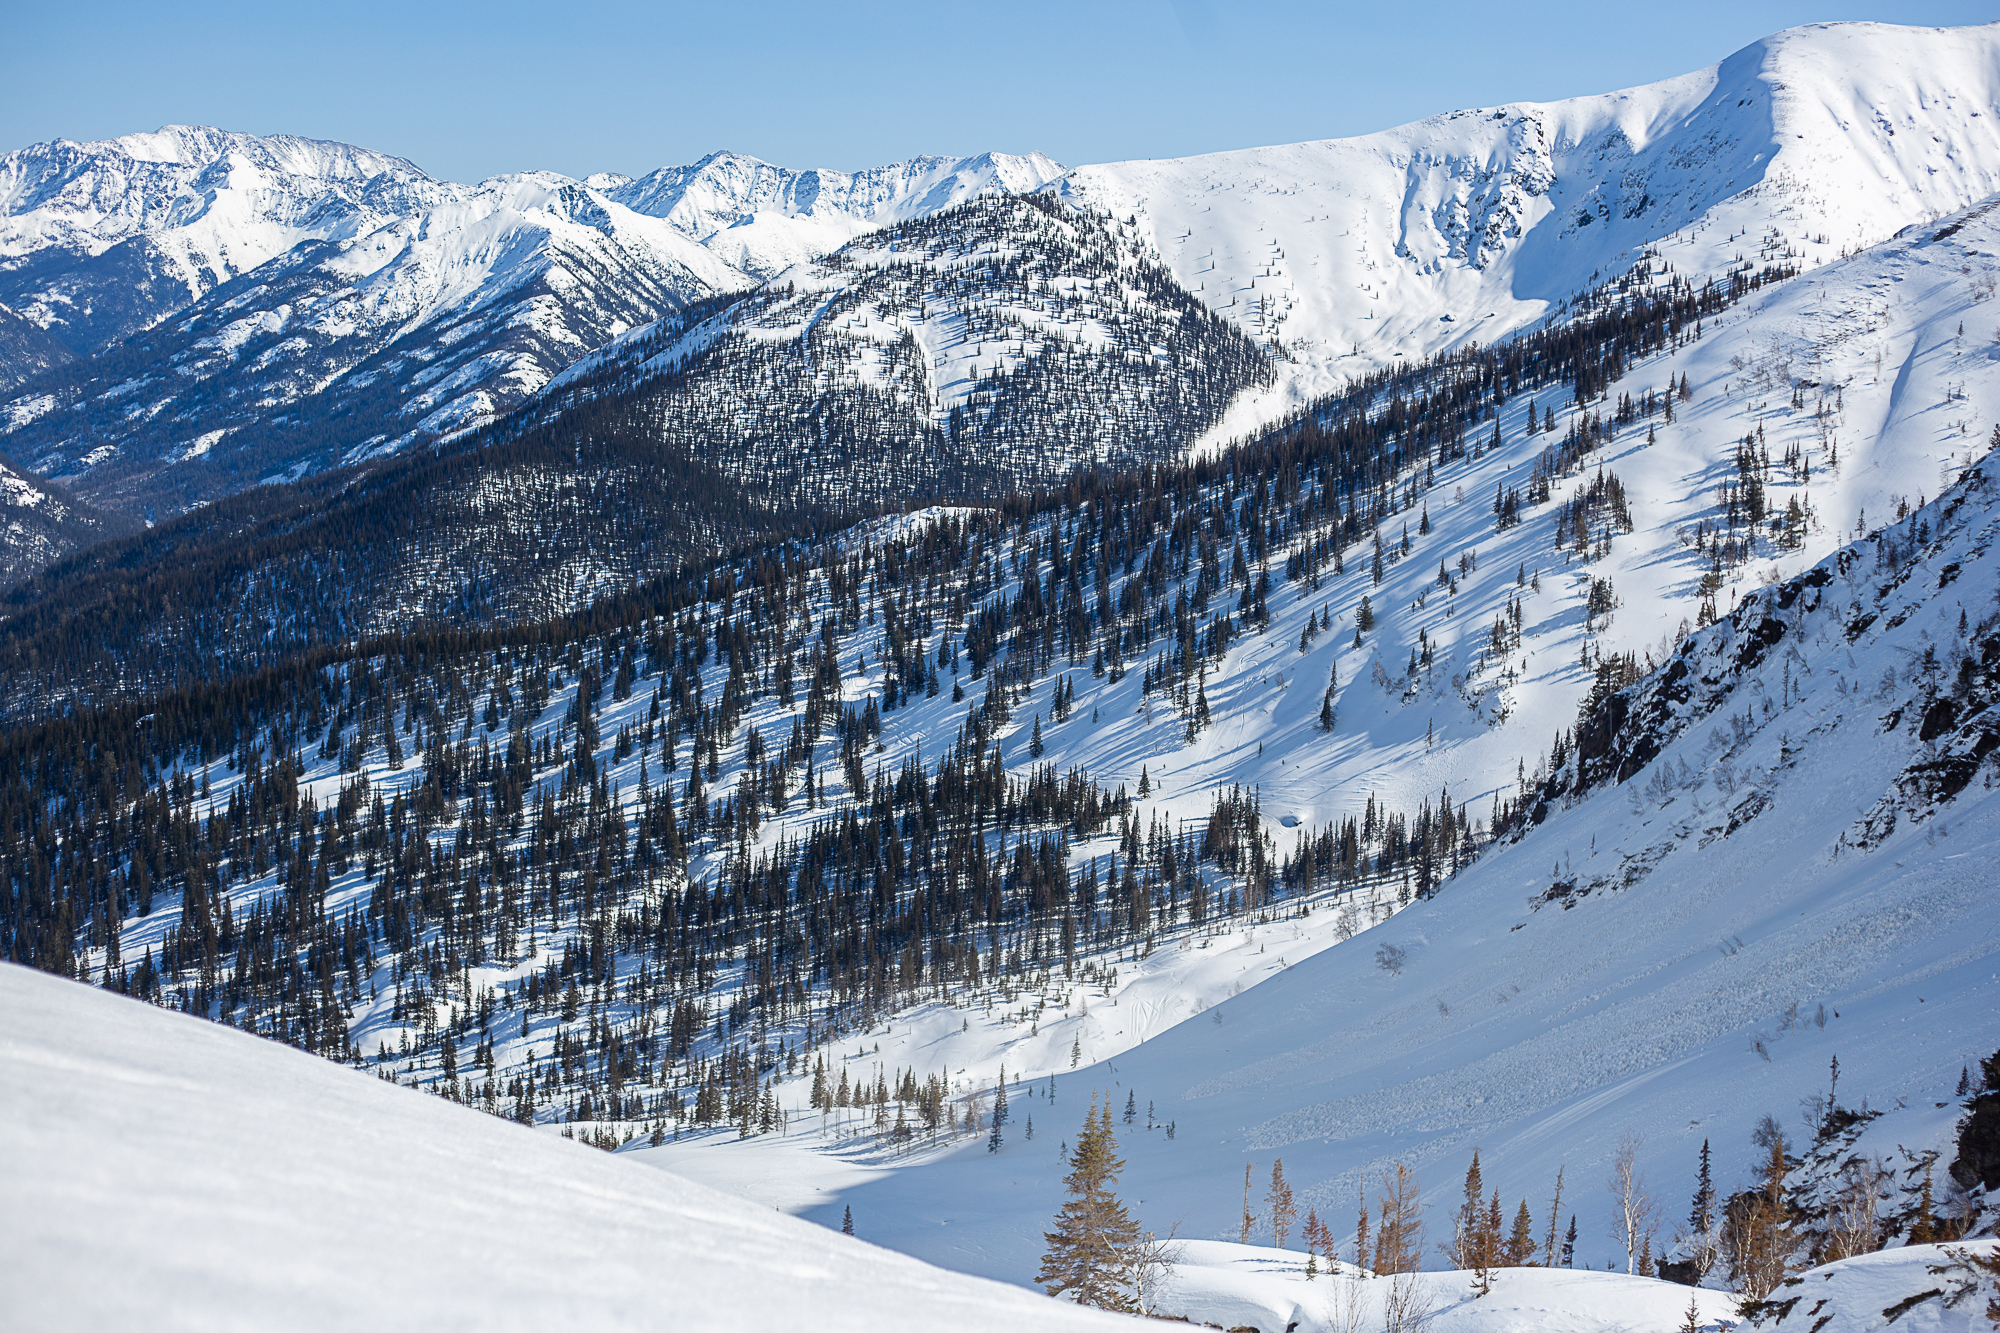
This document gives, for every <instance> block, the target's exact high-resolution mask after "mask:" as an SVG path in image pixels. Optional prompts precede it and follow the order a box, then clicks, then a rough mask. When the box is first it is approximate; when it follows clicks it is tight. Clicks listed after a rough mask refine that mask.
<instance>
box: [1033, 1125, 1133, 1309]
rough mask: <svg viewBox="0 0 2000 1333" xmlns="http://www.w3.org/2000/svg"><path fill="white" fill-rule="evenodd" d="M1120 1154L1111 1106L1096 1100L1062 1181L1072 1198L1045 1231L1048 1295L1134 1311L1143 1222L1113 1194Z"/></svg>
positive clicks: (1043, 1280) (1041, 1279) (1042, 1273)
mask: <svg viewBox="0 0 2000 1333" xmlns="http://www.w3.org/2000/svg"><path fill="white" fill-rule="evenodd" d="M1117 1152H1118V1140H1117V1138H1116V1137H1115V1136H1114V1135H1113V1133H1112V1129H1111V1107H1110V1105H1109V1104H1108V1103H1107V1104H1104V1105H1100V1104H1099V1103H1098V1101H1097V1099H1096V1098H1094V1097H1093V1098H1092V1099H1091V1104H1090V1111H1089V1113H1088V1114H1086V1115H1085V1116H1084V1120H1083V1132H1082V1133H1080V1134H1079V1135H1078V1136H1077V1140H1076V1148H1075V1150H1074V1151H1073V1152H1072V1153H1071V1154H1070V1158H1069V1167H1070V1171H1069V1174H1068V1175H1067V1176H1066V1177H1064V1179H1063V1185H1064V1187H1065V1188H1066V1189H1067V1190H1068V1191H1069V1199H1068V1201H1067V1202H1065V1203H1064V1204H1063V1206H1062V1209H1061V1211H1060V1212H1058V1213H1057V1214H1056V1225H1055V1230H1053V1231H1049V1232H1045V1233H1043V1236H1042V1239H1043V1240H1044V1241H1046V1242H1047V1244H1048V1248H1047V1249H1046V1250H1045V1251H1044V1252H1043V1254H1042V1265H1041V1269H1040V1270H1039V1271H1038V1272H1037V1273H1036V1274H1035V1281H1036V1282H1038V1283H1040V1284H1041V1285H1042V1287H1043V1289H1044V1290H1046V1291H1047V1292H1048V1293H1049V1295H1051V1296H1063V1297H1067V1298H1068V1299H1070V1300H1073V1301H1075V1302H1076V1303H1077V1304H1079V1305H1093V1306H1096V1307H1098V1308H1100V1309H1105V1310H1127V1311H1129V1310H1131V1309H1132V1308H1133V1301H1132V1297H1131V1294H1130V1288H1131V1285H1132V1251H1133V1247H1134V1246H1136V1245H1137V1244H1138V1241H1139V1224H1138V1223H1137V1222H1134V1221H1133V1220H1132V1218H1131V1217H1130V1216H1129V1215H1128V1214H1127V1213H1126V1211H1125V1205H1124V1204H1122V1203H1120V1202H1119V1200H1118V1196H1117V1194H1116V1193H1115V1192H1114V1191H1113V1186H1115V1185H1116V1184H1117V1182H1118V1173H1119V1172H1120V1171H1122V1170H1124V1169H1125V1163H1124V1162H1123V1161H1122V1160H1121V1159H1120V1158H1119V1157H1118V1155H1117Z"/></svg>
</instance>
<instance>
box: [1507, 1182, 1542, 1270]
mask: <svg viewBox="0 0 2000 1333" xmlns="http://www.w3.org/2000/svg"><path fill="white" fill-rule="evenodd" d="M1534 1262H1535V1219H1534V1218H1533V1216H1531V1215H1530V1214H1529V1212H1528V1201H1527V1200H1526V1199H1523V1200H1521V1207H1520V1208H1519V1210H1517V1211H1516V1212H1515V1214H1514V1230H1513V1233H1512V1234H1511V1235H1509V1236H1508V1237H1507V1266H1508V1267H1510V1268H1526V1267H1528V1266H1530V1265H1532V1264H1533V1263H1534Z"/></svg>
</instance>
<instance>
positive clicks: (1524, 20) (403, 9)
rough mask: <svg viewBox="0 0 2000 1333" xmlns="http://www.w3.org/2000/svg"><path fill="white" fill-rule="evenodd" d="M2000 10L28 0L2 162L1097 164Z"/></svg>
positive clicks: (1206, 0)
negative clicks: (194, 151)
mask: <svg viewBox="0 0 2000 1333" xmlns="http://www.w3.org/2000/svg"><path fill="white" fill-rule="evenodd" d="M1993 16H1994V15H1993V6H1992V4H1991V0H1983V2H1982V0H1820V3H1811V2H1810V0H1679V2H1678V3H1674V4H1667V5H1639V4H1628V3H1622V2H1621V0H1608V2H1607V0H1592V2H1591V3H1582V2H1580V0H1552V2H1550V3H1516V4H1505V3H1499V4H1495V3H1464V2H1463V0H1442V2H1440V3H1431V4H1399V3H1394V2H1393V0H1380V2H1379V3H1370V4H1347V3H1339V4H1297V3H1277V2H1275V0H1272V2H1267V3H1240V4H1235V3H1228V0H1151V2H1149V0H1013V2H1011V3H982V4H948V3H938V4H928V5H919V4H908V3H856V4H840V3H814V2H811V0H801V2H800V3H754V4H750V3H745V4H735V5H729V4H709V5H702V6H692V5H686V6H683V5H675V4H641V3H631V2H629V0H587V2H585V3H572V4H562V3H542V4H529V3H520V2H518V0H490V2H489V3H484V4H479V5H471V4H434V3H426V0H399V2H397V3H382V2H381V0H351V2H350V3H344V4H338V5H329V4H314V5H303V4H292V3H286V0H275V2H274V0H256V3H240V2H239V0H216V2H215V3H209V4H201V5H188V4H177V3H172V2H171V0H165V2H162V0H146V2H142V3H129V2H124V0H0V33H4V34H5V38H6V41H5V45H6V47H7V48H9V59H8V60H7V61H6V63H5V75H4V77H0V150H3V149H6V148H14V147H20V146H23V145H25V144H29V143H34V142H37V141H40V140H45V139H52V138H57V137H62V138H70V139H96V138H105V137H109V136H112V135H116V134H123V133H129V132H131V131H134V130H149V129H154V128H157V127H158V126H160V125H162V124H167V123H172V122H179V123H191V124H209V125H220V126H223V127H225V128H229V129H238V130H248V131H252V132H255V133H275V132H289V133H294V134H304V135H310V136H313V137H316V138H327V139H342V140H346V141H348V142H351V143H357V144H362V145H365V146H367V147H370V148H375V149H380V150H382V151H385V152H392V153H398V154H401V155H402V156H404V157H407V158H410V159H411V160H412V161H414V162H416V163H417V164H418V165H419V166H421V167H423V168H424V169H425V170H426V171H429V172H430V173H432V174H433V175H436V176H441V177H445V178H449V179H454V180H464V181H472V180H478V179H481V178H483V177H485V176H489V175H493V174H495V173H498V172H503V171H520V170H527V169H530V168H548V169H552V170H556V171H561V172H566V173H569V174H571V175H577V176H581V175H584V174H587V173H589V172H592V171H607V170H608V171H624V172H629V173H634V174H636V173H638V172H642V171H645V170H647V169H649V168H652V167H655V166H660V165H663V164H668V163H683V162H692V161H695V160H697V159H699V158H700V157H702V156H703V155H704V154H706V153H708V152H711V151H713V150H715V149H718V148H730V149H735V150H737V151H739V152H745V153H751V154H754V155H756V156H758V157H762V158H765V159H768V160H770V161H774V162H779V163H783V164H785V165H788V166H795V167H808V166H820V167H835V168H840V169H853V168H857V167H863V166H869V165H872V164H875V163H880V162H889V161H894V160H897V159H900V158H905V157H910V156H913V155H915V154H918V153H953V154H958V153H975V152H980V151H982V150H986V149H996V150H1001V151H1007V152H1026V151H1029V150H1031V149H1040V150H1041V151H1043V152H1045V153H1048V154H1049V155H1051V156H1052V157H1055V158H1056V159H1058V160H1059V161H1062V162H1064V163H1067V164H1070V165H1076V164H1079V163H1084V162H1103V161H1113V160H1118V159H1122V158H1133V157H1174V156H1180V155H1183V154H1188V153H1199V152H1206V151H1210V150H1213V149H1220V148H1240V147H1246V146H1249V145H1253V144H1262V143H1288V142H1294V141H1297V140H1302V139H1318V138H1328V137H1333V136H1338V135H1348V134H1361V133H1366V132H1368V131H1370V130H1377V129H1383V128H1386V127H1388V126H1391V125H1396V124H1401V123H1402V122H1404V121H1409V120H1414V119H1416V118H1418V117H1420V116H1425V115H1429V114H1432V113H1434V112H1439V111H1447V110H1451V109H1453V108H1456V107H1461V106H1479V105H1490V104H1493V103H1497V102H1506V101H1517V100H1535V101H1545V100H1549V99H1552V98H1558V97H1567V96H1571V95H1574V94H1579V93H1596V92H1605V91H1608V90H1610V89H1613V88H1621V87H1627V86H1630V85H1632V84H1638V83H1647V82H1651V81H1652V80H1655V79H1660V78H1665V77H1667V76H1669V75H1673V74H1680V73H1684V72H1686V71H1688V70H1692V69H1698V68H1701V67H1702V66H1704V65H1709V64H1713V63H1714V62H1716V61H1717V60H1720V59H1721V58H1722V57H1724V56H1726V55H1728V54H1729V53H1730V52H1731V51H1734V50H1736V49H1737V48H1739V47H1741V46H1743V45H1745V44H1746V43H1748V42H1751V41H1753V40H1755V39H1756V38H1758V37H1760V36H1763V35H1764V34H1766V33H1769V32H1774V31H1776V30H1778V29H1780V28H1786V27H1791V26H1793V25H1796V24H1800V23H1809V22H1816V21H1824V20H1830V19H1858V18H1872V19H1881V20H1886V21H1891V22H1898V23H1925V24H1938V25H1953V24H1964V23H1979V22H1986V21H1988V20H1990V19H1991V18H1992V17H1993Z"/></svg>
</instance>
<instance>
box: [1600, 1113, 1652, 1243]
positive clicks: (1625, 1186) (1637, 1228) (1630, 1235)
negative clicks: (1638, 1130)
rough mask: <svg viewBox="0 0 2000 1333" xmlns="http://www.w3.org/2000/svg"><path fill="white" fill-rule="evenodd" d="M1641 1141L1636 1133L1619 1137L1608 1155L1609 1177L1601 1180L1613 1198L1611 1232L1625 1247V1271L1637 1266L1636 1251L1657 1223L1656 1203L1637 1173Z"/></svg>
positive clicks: (1644, 1180)
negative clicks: (1609, 1157)
mask: <svg viewBox="0 0 2000 1333" xmlns="http://www.w3.org/2000/svg"><path fill="white" fill-rule="evenodd" d="M1644 1142H1645V1140H1644V1139H1641V1138H1640V1137H1639V1136H1638V1135H1637V1134H1631V1133H1628V1134H1626V1135H1625V1137H1624V1138H1622V1139H1620V1140H1619V1141H1618V1151H1617V1153H1616V1154H1615V1155H1614V1156H1613V1157H1612V1159H1611V1178H1610V1179H1609V1180H1607V1181H1605V1182H1604V1183H1605V1188H1607V1189H1609V1190H1610V1191H1611V1197H1612V1198H1613V1199H1614V1200H1615V1201H1616V1203H1615V1206H1614V1208H1613V1211H1612V1215H1611V1234H1612V1236H1613V1238H1615V1239H1616V1240H1618V1241H1619V1242H1620V1243H1621V1244H1622V1245H1624V1247H1625V1271H1626V1272H1628V1273H1631V1272H1636V1271H1637V1270H1638V1267H1639V1252H1640V1251H1641V1250H1642V1249H1644V1248H1645V1246H1646V1242H1647V1240H1648V1239H1649V1238H1650V1237H1652V1236H1653V1235H1654V1234H1655V1233H1657V1232H1658V1230H1659V1226H1660V1220H1659V1216H1660V1209H1659V1205H1658V1204H1656V1203H1654V1202H1653V1196H1652V1195H1650V1194H1648V1193H1647V1192H1646V1178H1645V1177H1644V1176H1642V1175H1641V1174H1639V1148H1640V1146H1641V1145H1642V1144H1643V1143H1644Z"/></svg>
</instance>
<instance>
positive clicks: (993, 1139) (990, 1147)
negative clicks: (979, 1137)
mask: <svg viewBox="0 0 2000 1333" xmlns="http://www.w3.org/2000/svg"><path fill="white" fill-rule="evenodd" d="M1006 1123H1007V1066H1005V1065H1001V1066H1000V1086H999V1087H998V1088H997V1089H995V1090H994V1093H993V1132H992V1133H991V1134H990V1135H988V1136H987V1139H986V1151H988V1152H999V1151H1000V1142H1001V1136H1000V1127H1001V1126H1002V1125H1004V1124H1006Z"/></svg>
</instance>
